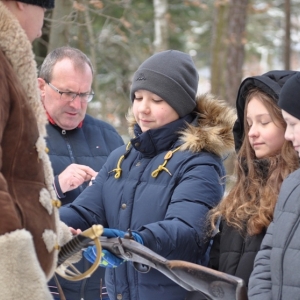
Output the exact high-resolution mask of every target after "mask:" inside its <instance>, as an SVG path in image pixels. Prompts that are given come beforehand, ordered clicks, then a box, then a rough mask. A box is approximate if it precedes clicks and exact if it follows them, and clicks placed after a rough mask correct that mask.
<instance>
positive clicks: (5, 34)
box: [0, 1, 47, 136]
mask: <svg viewBox="0 0 300 300" xmlns="http://www.w3.org/2000/svg"><path fill="white" fill-rule="evenodd" d="M0 50H1V51H3V53H4V54H5V56H6V57H7V59H8V60H9V62H10V63H11V65H12V67H13V68H14V70H15V71H16V73H17V75H18V77H19V79H20V82H21V84H22V85H23V88H24V90H25V92H26V94H27V96H28V98H27V99H28V102H29V104H30V106H31V107H32V109H33V111H34V113H35V116H36V119H37V123H38V128H39V132H40V134H41V135H42V136H46V129H45V124H46V123H47V118H46V114H45V110H44V108H43V106H42V103H41V101H40V95H39V90H38V84H37V66H36V63H35V60H34V54H33V52H32V45H31V43H30V42H29V40H28V38H27V35H26V33H25V31H24V30H23V28H22V27H21V26H20V24H19V22H18V21H17V19H16V18H15V17H14V16H13V15H12V14H11V12H10V11H9V10H8V9H7V8H6V6H5V5H4V4H3V3H2V2H1V1H0Z"/></svg>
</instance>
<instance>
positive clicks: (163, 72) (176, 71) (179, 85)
mask: <svg viewBox="0 0 300 300" xmlns="http://www.w3.org/2000/svg"><path fill="white" fill-rule="evenodd" d="M198 81H199V75H198V72H197V69H196V67H195V65H194V62H193V60H192V58H191V56H190V55H188V54H186V53H183V52H180V51H176V50H167V51H162V52H159V53H156V54H154V55H152V56H151V57H149V58H148V59H146V60H145V61H144V62H143V63H142V64H141V65H140V67H139V68H138V70H137V71H136V72H135V74H134V76H133V81H132V86H131V91H130V98H131V100H132V101H133V100H134V93H135V92H136V91H137V90H147V91H149V92H151V93H154V94H156V95H158V96H160V97H161V98H162V99H163V100H165V101H166V102H167V103H168V104H169V105H170V106H171V107H172V108H173V109H174V110H175V111H176V112H177V113H178V115H179V116H180V117H184V116H185V115H187V114H189V113H190V112H192V111H193V110H194V108H195V106H196V94H197V89H198Z"/></svg>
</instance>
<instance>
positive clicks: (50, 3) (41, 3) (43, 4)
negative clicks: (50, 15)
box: [16, 0, 55, 9]
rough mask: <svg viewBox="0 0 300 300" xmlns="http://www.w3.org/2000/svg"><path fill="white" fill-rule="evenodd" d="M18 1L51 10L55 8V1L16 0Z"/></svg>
mask: <svg viewBox="0 0 300 300" xmlns="http://www.w3.org/2000/svg"><path fill="white" fill-rule="evenodd" d="M16 1H19V2H23V3H27V4H31V5H37V6H40V7H43V8H47V9H50V8H54V1H55V0H16Z"/></svg>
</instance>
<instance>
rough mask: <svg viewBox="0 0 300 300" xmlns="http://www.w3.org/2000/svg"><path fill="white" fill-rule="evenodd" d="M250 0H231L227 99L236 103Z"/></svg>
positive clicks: (226, 80)
mask: <svg viewBox="0 0 300 300" xmlns="http://www.w3.org/2000/svg"><path fill="white" fill-rule="evenodd" d="M248 3H249V0H230V6H229V26H228V49H227V67H226V72H227V76H226V78H225V83H226V100H227V101H228V102H229V103H231V104H232V105H235V100H236V95H237V91H238V88H239V86H240V84H241V81H242V78H243V69H242V68H243V64H244V56H245V43H246V34H245V31H246V19H247V7H248Z"/></svg>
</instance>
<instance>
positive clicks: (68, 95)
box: [45, 80, 95, 103]
mask: <svg viewBox="0 0 300 300" xmlns="http://www.w3.org/2000/svg"><path fill="white" fill-rule="evenodd" d="M45 82H46V83H47V84H48V85H49V86H50V87H51V89H52V90H53V91H55V92H57V93H59V94H60V99H61V100H63V101H66V102H72V101H73V100H74V99H75V98H76V97H77V96H78V97H79V98H80V102H81V103H87V102H90V101H92V99H93V97H94V95H95V94H94V93H93V91H92V93H91V94H89V93H75V92H61V91H60V90H59V89H58V88H56V87H55V86H54V85H53V84H51V83H50V82H47V81H46V80H45Z"/></svg>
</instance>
